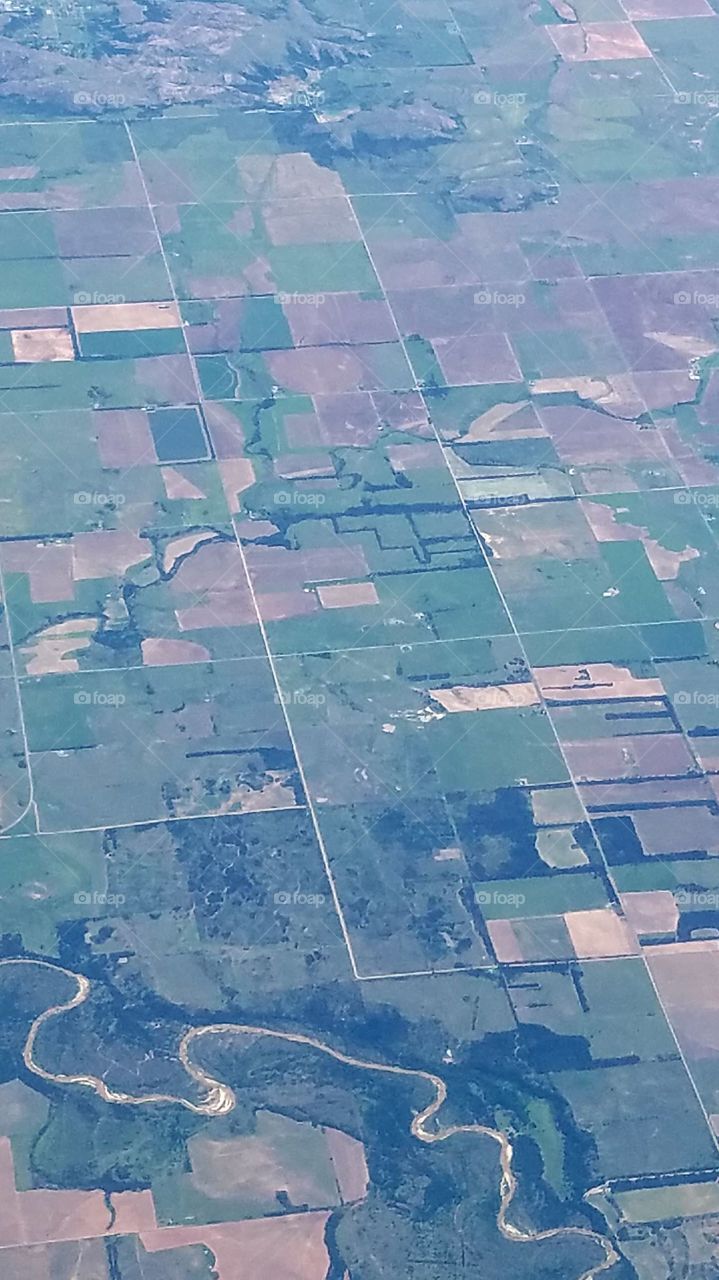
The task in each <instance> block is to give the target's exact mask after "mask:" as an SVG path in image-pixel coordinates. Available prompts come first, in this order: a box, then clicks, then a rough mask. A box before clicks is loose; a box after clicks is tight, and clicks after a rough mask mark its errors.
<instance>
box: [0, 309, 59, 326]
mask: <svg viewBox="0 0 719 1280" xmlns="http://www.w3.org/2000/svg"><path fill="white" fill-rule="evenodd" d="M65 328H67V308H66V307H31V308H22V309H20V310H16V309H13V310H10V311H7V310H4V309H3V310H0V329H65Z"/></svg>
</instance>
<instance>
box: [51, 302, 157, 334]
mask: <svg viewBox="0 0 719 1280" xmlns="http://www.w3.org/2000/svg"><path fill="white" fill-rule="evenodd" d="M70 311H71V314H72V319H73V324H74V325H75V330H76V332H77V333H119V332H120V331H122V330H127V329H180V328H182V320H181V319H180V314H179V311H178V309H177V305H176V304H175V303H174V302H113V303H109V304H106V305H102V306H89V307H71V308H70Z"/></svg>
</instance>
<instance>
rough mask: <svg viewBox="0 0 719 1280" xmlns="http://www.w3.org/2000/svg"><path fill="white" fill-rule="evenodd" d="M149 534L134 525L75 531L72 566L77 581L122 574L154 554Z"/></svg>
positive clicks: (120, 575)
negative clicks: (139, 530)
mask: <svg viewBox="0 0 719 1280" xmlns="http://www.w3.org/2000/svg"><path fill="white" fill-rule="evenodd" d="M152 554H153V552H152V543H151V542H150V540H149V538H145V537H143V536H142V535H141V534H139V533H133V531H132V530H131V529H99V530H97V531H95V530H93V532H91V533H76V534H75V536H74V538H73V540H72V561H73V563H72V569H73V576H74V578H75V580H76V581H77V582H80V581H83V580H84V579H86V578H112V577H117V576H119V577H122V576H123V575H124V574H125V573H127V570H128V569H129V568H131V566H132V565H136V564H142V563H143V561H144V560H148V559H151V558H152Z"/></svg>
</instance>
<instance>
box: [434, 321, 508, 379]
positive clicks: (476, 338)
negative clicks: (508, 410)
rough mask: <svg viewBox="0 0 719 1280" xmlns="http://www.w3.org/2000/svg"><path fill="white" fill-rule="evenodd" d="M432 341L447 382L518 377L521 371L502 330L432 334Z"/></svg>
mask: <svg viewBox="0 0 719 1280" xmlns="http://www.w3.org/2000/svg"><path fill="white" fill-rule="evenodd" d="M432 345H433V347H434V350H435V354H436V356H437V360H438V361H439V365H440V368H441V370H442V373H443V374H444V376H445V378H446V379H447V382H448V383H449V384H450V386H455V387H467V386H473V385H475V386H476V385H478V384H481V383H484V382H521V381H522V373H521V370H520V368H519V365H518V364H517V360H516V357H515V355H514V352H513V350H512V348H511V346H510V343H509V339H508V337H507V335H506V333H482V334H469V335H465V336H463V337H458V338H435V339H434V342H433V343H432Z"/></svg>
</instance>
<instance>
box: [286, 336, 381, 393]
mask: <svg viewBox="0 0 719 1280" xmlns="http://www.w3.org/2000/svg"><path fill="white" fill-rule="evenodd" d="M364 350H365V349H364V348H363V347H360V346H357V347H352V348H349V347H295V348H294V349H292V350H289V351H268V352H267V353H266V356H265V359H266V362H267V367H268V369H269V372H270V375H271V377H272V379H273V380H274V381H275V382H276V383H278V385H280V386H283V387H285V388H286V389H287V390H288V391H294V392H301V393H303V394H304V395H314V394H316V393H318V392H327V393H334V394H338V393H340V392H342V391H355V390H359V389H361V388H364V389H365V390H371V389H374V388H375V387H377V388H381V387H382V383H381V382H378V381H377V378H376V376H375V375H373V374H372V364H371V361H370V360H369V359H368V360H365V359H364ZM369 350H370V352H371V350H372V348H369Z"/></svg>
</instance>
